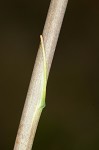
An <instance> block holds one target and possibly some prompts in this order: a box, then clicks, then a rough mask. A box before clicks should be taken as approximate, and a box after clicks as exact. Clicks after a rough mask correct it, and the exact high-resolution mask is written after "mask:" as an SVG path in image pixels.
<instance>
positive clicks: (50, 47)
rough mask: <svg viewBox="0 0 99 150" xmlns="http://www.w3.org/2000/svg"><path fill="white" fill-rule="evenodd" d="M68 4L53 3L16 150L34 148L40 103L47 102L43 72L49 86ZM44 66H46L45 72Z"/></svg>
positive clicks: (16, 142) (34, 71) (52, 1)
mask: <svg viewBox="0 0 99 150" xmlns="http://www.w3.org/2000/svg"><path fill="white" fill-rule="evenodd" d="M67 2H68V0H51V3H50V7H49V11H48V15H47V19H46V22H45V26H44V30H43V34H42V39H43V41H42V42H41V45H40V47H39V50H38V54H37V58H36V62H35V65H34V69H33V73H32V77H31V81H30V85H29V89H28V93H27V97H26V101H25V105H24V109H23V113H22V117H21V121H20V125H19V129H18V133H17V137H16V141H15V146H14V150H31V148H32V144H33V141H34V137H35V133H36V129H37V125H38V122H39V119H40V116H41V112H42V109H43V105H42V103H41V102H42V101H44V100H42V99H44V97H43V95H42V92H43V91H44V87H45V84H44V83H45V82H44V81H45V76H44V72H46V82H47V79H48V76H49V71H50V68H51V63H52V60H53V56H54V52H55V48H56V44H57V40H58V37H59V33H60V29H61V25H62V21H63V17H64V14H65V10H66V6H67ZM42 49H43V50H44V53H43V51H42ZM44 64H46V68H45V69H44ZM43 94H44V93H43Z"/></svg>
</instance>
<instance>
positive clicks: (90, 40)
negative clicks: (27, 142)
mask: <svg viewBox="0 0 99 150" xmlns="http://www.w3.org/2000/svg"><path fill="white" fill-rule="evenodd" d="M49 3H50V0H42V1H40V0H17V1H12V0H9V1H7V0H3V1H0V150H12V149H13V146H14V141H15V137H16V134H17V129H18V125H19V121H20V117H21V113H22V109H23V105H24V101H25V97H26V93H27V89H28V85H29V81H30V77H31V73H32V70H33V65H34V62H35V57H36V53H37V49H38V45H39V41H40V40H39V35H40V34H41V33H42V30H43V26H44V23H45V19H46V15H47V11H48V7H49ZM33 150H99V1H98V0H94V1H93V0H87V1H86V0H69V3H68V7H67V11H66V15H65V18H64V22H63V26H62V29H61V34H60V37H59V41H58V44H57V48H56V52H55V57H54V60H53V65H52V68H51V72H50V77H49V81H48V87H47V97H46V108H45V109H44V111H43V113H42V117H41V119H40V122H39V126H38V130H37V134H36V138H35V142H34V147H33Z"/></svg>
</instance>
